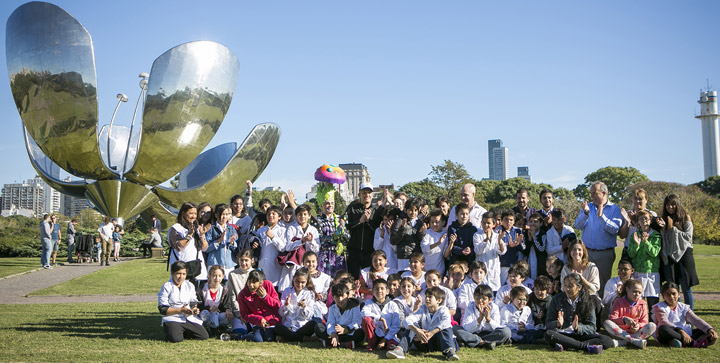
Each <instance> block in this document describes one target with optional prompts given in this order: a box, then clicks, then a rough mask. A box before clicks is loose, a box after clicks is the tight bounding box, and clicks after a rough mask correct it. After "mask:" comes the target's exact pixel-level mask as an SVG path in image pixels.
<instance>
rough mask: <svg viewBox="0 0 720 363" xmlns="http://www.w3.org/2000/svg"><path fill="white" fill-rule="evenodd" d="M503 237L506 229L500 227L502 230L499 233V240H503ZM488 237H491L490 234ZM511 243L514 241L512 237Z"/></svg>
mask: <svg viewBox="0 0 720 363" xmlns="http://www.w3.org/2000/svg"><path fill="white" fill-rule="evenodd" d="M503 238H505V230H504V229H500V232H499V233H498V240H499V241H502V239H503ZM488 239H489V236H488ZM510 243H512V238H511V239H510ZM511 247H512V246H511Z"/></svg>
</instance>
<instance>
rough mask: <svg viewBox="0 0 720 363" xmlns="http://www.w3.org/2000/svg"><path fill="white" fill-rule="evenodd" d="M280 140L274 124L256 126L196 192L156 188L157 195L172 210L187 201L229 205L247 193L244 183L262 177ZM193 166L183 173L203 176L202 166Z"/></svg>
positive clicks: (278, 129) (278, 130)
mask: <svg viewBox="0 0 720 363" xmlns="http://www.w3.org/2000/svg"><path fill="white" fill-rule="evenodd" d="M279 140H280V128H279V127H278V126H277V125H275V124H272V123H265V124H260V125H257V126H255V128H253V129H252V131H251V132H250V134H249V135H248V136H247V138H245V141H243V143H242V144H241V145H240V147H239V148H238V149H237V151H236V152H235V154H234V155H233V157H232V158H231V159H230V160H229V161H228V162H227V164H226V165H225V166H224V167H223V168H222V170H220V172H219V173H218V174H217V175H216V176H215V177H214V178H212V180H209V181H207V182H205V183H203V184H202V185H199V186H196V187H195V188H192V189H184V190H182V189H169V188H164V187H160V186H156V187H155V188H154V190H155V193H156V194H157V195H158V196H159V197H160V200H162V201H163V202H165V203H167V204H169V205H173V206H179V205H182V203H183V202H186V201H192V202H203V201H207V202H210V203H211V204H216V203H228V202H229V201H230V197H232V196H233V195H235V194H239V193H240V192H241V191H242V190H244V188H245V186H244V185H245V180H252V181H254V180H256V179H257V177H258V176H260V174H262V172H263V170H265V167H266V166H267V164H268V163H269V162H270V159H271V158H272V155H273V153H275V148H276V147H277V145H278V142H279ZM212 150H214V149H211V150H209V151H208V152H212ZM198 157H199V158H200V157H201V156H198ZM191 166H192V167H193V170H187V171H183V173H186V174H192V173H197V172H199V173H202V170H203V169H202V168H203V166H202V164H195V165H191ZM191 166H188V167H191Z"/></svg>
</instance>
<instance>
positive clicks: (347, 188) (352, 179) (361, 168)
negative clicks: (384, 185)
mask: <svg viewBox="0 0 720 363" xmlns="http://www.w3.org/2000/svg"><path fill="white" fill-rule="evenodd" d="M338 166H339V167H340V169H342V170H343V171H344V172H345V184H343V185H342V186H341V187H340V189H341V190H342V193H341V194H340V195H341V196H342V198H343V199H344V200H345V203H348V204H350V202H352V201H353V200H355V198H357V197H358V193H360V184H362V183H369V182H370V173H369V172H368V170H367V167H366V166H365V165H363V164H359V163H349V164H340V165H338Z"/></svg>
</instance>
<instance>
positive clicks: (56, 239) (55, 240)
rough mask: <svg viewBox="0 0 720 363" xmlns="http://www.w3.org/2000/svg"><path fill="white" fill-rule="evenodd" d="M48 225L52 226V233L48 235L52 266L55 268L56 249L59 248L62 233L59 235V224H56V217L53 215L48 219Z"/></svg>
mask: <svg viewBox="0 0 720 363" xmlns="http://www.w3.org/2000/svg"><path fill="white" fill-rule="evenodd" d="M50 223H51V226H52V232H51V233H50V237H51V240H52V245H53V252H52V266H55V265H56V264H55V260H56V259H57V252H58V248H60V240H61V239H62V233H60V223H58V221H57V216H56V215H54V214H53V215H52V216H51V217H50Z"/></svg>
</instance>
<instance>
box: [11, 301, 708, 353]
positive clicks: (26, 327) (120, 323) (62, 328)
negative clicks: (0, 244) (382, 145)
mask: <svg viewBox="0 0 720 363" xmlns="http://www.w3.org/2000/svg"><path fill="white" fill-rule="evenodd" d="M697 305H698V306H697V307H698V309H697V312H698V314H699V315H700V316H701V317H703V318H705V319H706V320H707V321H708V322H709V323H711V324H712V325H714V326H720V302H713V301H699V302H698V303H697ZM2 309H3V311H4V312H5V314H4V318H3V319H2V320H1V321H0V349H1V350H2V351H3V357H4V358H3V359H2V360H3V361H101V360H102V361H181V360H188V359H202V360H203V361H229V360H234V361H258V360H262V361H272V362H289V361H291V362H295V361H300V362H308V361H318V360H320V361H328V360H337V361H339V360H344V361H368V360H376V359H378V358H379V353H366V352H363V351H361V350H355V351H350V350H346V349H323V348H322V347H321V345H320V344H319V343H301V344H299V345H298V344H281V343H262V344H257V343H247V342H222V341H219V340H208V341H203V342H198V341H187V342H183V343H181V344H182V345H175V344H168V343H165V342H163V341H162V339H163V333H162V329H161V327H160V315H159V313H158V312H157V307H156V305H155V304H154V303H139V304H138V303H122V304H90V303H88V304H63V305H44V304H35V305H3V306H2ZM179 352H182V353H179ZM459 355H460V358H461V359H462V360H468V361H481V360H490V361H517V362H523V361H528V359H532V361H548V362H549V361H571V360H578V359H587V358H590V356H588V355H587V354H584V353H579V352H563V353H558V352H553V351H550V350H548V348H547V347H546V346H540V345H529V346H512V347H500V348H498V349H496V350H495V351H492V352H488V351H485V350H478V349H462V350H461V351H460V352H459ZM718 357H720V347H719V346H713V347H710V348H708V349H670V348H665V347H659V346H656V343H655V342H651V346H650V347H648V349H646V350H644V351H639V350H637V349H632V348H616V349H610V350H607V351H605V352H603V354H602V355H601V356H599V357H596V356H592V359H593V360H600V361H637V362H640V361H656V362H660V361H665V362H670V361H681V360H682V361H689V362H692V361H701V360H708V358H711V360H715V359H717V358H718ZM440 358H441V355H440V353H431V354H424V355H421V354H418V355H410V356H409V359H411V360H421V359H423V360H431V361H436V360H437V359H440Z"/></svg>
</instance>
